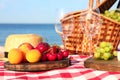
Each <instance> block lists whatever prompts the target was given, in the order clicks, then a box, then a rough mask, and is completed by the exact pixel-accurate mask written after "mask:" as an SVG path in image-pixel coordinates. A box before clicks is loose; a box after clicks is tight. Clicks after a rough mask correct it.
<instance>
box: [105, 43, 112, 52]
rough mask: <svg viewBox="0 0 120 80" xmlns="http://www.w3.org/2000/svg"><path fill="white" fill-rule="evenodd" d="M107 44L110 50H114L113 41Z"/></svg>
mask: <svg viewBox="0 0 120 80" xmlns="http://www.w3.org/2000/svg"><path fill="white" fill-rule="evenodd" d="M106 44H107V46H108V47H109V48H110V50H113V45H112V43H110V42H107V43H106Z"/></svg>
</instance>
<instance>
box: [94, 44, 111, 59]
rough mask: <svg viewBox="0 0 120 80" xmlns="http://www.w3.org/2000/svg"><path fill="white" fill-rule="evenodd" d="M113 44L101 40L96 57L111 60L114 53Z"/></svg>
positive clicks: (95, 53) (96, 50)
mask: <svg viewBox="0 0 120 80" xmlns="http://www.w3.org/2000/svg"><path fill="white" fill-rule="evenodd" d="M112 50H113V45H112V44H111V43H110V42H101V43H100V45H99V47H96V49H95V52H94V58H96V59H103V60H109V59H111V58H113V54H112Z"/></svg>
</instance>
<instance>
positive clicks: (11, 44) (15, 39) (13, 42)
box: [5, 34, 42, 52]
mask: <svg viewBox="0 0 120 80" xmlns="http://www.w3.org/2000/svg"><path fill="white" fill-rule="evenodd" d="M25 42H27V43H31V45H33V47H36V46H37V44H38V43H40V42H42V37H41V36H39V35H36V34H12V35H9V36H8V37H7V38H6V42H5V52H9V50H11V49H13V48H18V46H19V45H20V44H22V43H25Z"/></svg>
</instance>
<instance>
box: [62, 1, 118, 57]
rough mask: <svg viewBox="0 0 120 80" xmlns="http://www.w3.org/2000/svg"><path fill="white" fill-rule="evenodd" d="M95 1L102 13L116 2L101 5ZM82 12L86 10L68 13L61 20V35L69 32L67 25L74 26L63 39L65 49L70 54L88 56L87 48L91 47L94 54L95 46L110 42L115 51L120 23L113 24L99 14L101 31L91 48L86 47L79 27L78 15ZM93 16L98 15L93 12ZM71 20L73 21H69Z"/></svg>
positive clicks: (84, 37)
mask: <svg viewBox="0 0 120 80" xmlns="http://www.w3.org/2000/svg"><path fill="white" fill-rule="evenodd" d="M91 1H93V0H91ZM96 1H98V4H97V7H99V8H100V10H101V11H102V13H103V12H104V11H105V10H108V9H109V8H110V7H111V6H112V5H113V4H114V3H115V2H116V0H104V1H103V2H101V3H99V0H96ZM96 3H97V2H96ZM108 5H109V6H108ZM89 6H90V4H89ZM84 11H86V10H83V11H82V10H80V11H75V12H71V13H68V14H66V16H65V17H64V18H63V19H61V23H62V27H63V33H66V32H69V30H67V28H66V27H67V26H66V25H67V24H71V23H73V25H74V29H73V32H72V34H70V35H69V36H68V38H67V39H66V40H64V39H63V43H64V45H65V47H66V49H68V50H70V51H71V53H72V54H75V53H76V54H80V55H89V54H88V53H89V52H88V48H89V47H91V49H92V52H94V49H95V46H97V45H99V43H100V42H102V41H107V42H111V43H112V44H113V46H114V50H116V49H117V46H118V43H119V41H120V23H118V22H115V21H114V20H112V19H109V18H107V17H105V16H103V15H102V14H101V15H100V16H101V18H102V21H103V23H102V25H101V30H100V32H99V34H97V35H96V36H94V37H93V41H92V46H88V45H87V44H88V43H89V41H88V37H87V36H85V34H83V32H82V29H81V27H80V13H81V12H84ZM93 14H94V15H95V16H98V14H97V13H95V12H93ZM71 19H72V20H73V21H71Z"/></svg>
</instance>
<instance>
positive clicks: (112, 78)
mask: <svg viewBox="0 0 120 80" xmlns="http://www.w3.org/2000/svg"><path fill="white" fill-rule="evenodd" d="M70 57H71V60H72V65H71V66H69V67H66V68H62V69H55V70H49V71H39V72H18V71H9V70H6V69H4V62H3V61H0V80H120V72H108V71H98V70H93V69H88V68H85V67H84V60H86V59H87V58H88V57H86V56H79V55H70Z"/></svg>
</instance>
